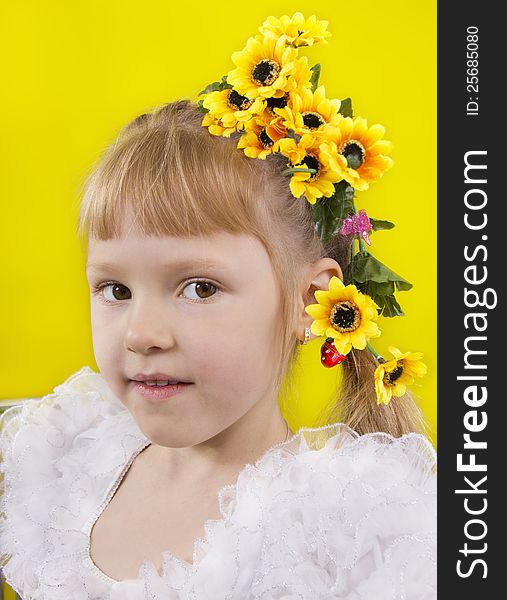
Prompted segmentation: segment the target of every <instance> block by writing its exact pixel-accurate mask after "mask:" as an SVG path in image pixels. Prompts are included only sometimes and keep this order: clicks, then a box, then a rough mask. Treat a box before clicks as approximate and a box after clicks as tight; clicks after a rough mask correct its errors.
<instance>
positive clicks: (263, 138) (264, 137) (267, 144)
mask: <svg viewBox="0 0 507 600" xmlns="http://www.w3.org/2000/svg"><path fill="white" fill-rule="evenodd" d="M259 140H260V142H261V144H262V145H263V146H264V148H271V147H272V146H273V144H274V143H275V142H274V141H273V140H272V139H271V138H270V137H269V135H268V134H267V133H266V128H264V129H262V130H261V132H260V133H259Z"/></svg>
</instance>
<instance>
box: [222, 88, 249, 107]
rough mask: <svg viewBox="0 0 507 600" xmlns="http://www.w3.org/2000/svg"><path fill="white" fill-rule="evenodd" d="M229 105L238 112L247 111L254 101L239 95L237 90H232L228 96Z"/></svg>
mask: <svg viewBox="0 0 507 600" xmlns="http://www.w3.org/2000/svg"><path fill="white" fill-rule="evenodd" d="M227 104H228V105H229V106H230V107H231V108H235V109H237V110H247V109H248V108H250V107H251V106H252V104H253V100H250V99H249V98H247V97H246V96H242V95H241V94H238V92H237V91H236V90H231V91H230V92H229V95H228V96H227Z"/></svg>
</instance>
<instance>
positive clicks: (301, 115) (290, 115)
mask: <svg viewBox="0 0 507 600" xmlns="http://www.w3.org/2000/svg"><path fill="white" fill-rule="evenodd" d="M340 105H341V102H340V100H337V99H333V100H328V99H327V98H326V90H325V88H324V86H323V85H321V86H319V87H318V88H317V89H316V90H315V91H314V92H312V90H311V89H309V88H306V87H302V88H299V89H298V90H296V91H295V92H294V93H293V94H291V97H290V102H288V103H287V106H286V107H284V108H276V109H274V112H275V113H276V114H278V115H280V116H281V117H282V119H283V121H284V125H285V127H287V129H292V130H293V131H294V132H296V133H297V134H298V135H303V134H304V133H312V134H314V135H315V134H316V133H320V132H322V131H323V129H324V127H325V126H326V125H333V126H337V125H338V122H339V121H340V120H341V119H343V116H342V115H340V113H339V112H338V111H339V110H340Z"/></svg>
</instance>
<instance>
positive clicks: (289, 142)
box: [278, 134, 343, 204]
mask: <svg viewBox="0 0 507 600" xmlns="http://www.w3.org/2000/svg"><path fill="white" fill-rule="evenodd" d="M278 149H279V151H280V152H281V153H282V154H283V155H284V156H286V157H287V158H289V160H290V162H291V165H292V167H294V168H307V169H315V171H316V172H315V173H309V172H295V173H293V175H292V177H291V180H290V183H289V187H290V190H291V192H292V195H293V196H294V197H296V198H299V197H301V196H302V195H303V194H304V195H305V197H306V199H307V200H308V202H310V204H315V202H316V201H317V198H321V197H322V196H325V197H326V198H329V197H330V196H332V195H333V194H334V192H335V188H334V184H335V183H336V182H338V181H340V180H341V179H343V175H342V172H341V170H340V169H339V166H338V163H337V162H336V158H335V155H333V148H332V147H331V146H330V145H329V144H327V143H326V142H323V141H322V139H321V138H320V137H319V138H317V137H314V136H312V135H309V134H304V135H303V136H301V139H300V140H299V141H298V142H296V141H295V140H294V139H293V138H284V139H281V140H280V141H279V142H278Z"/></svg>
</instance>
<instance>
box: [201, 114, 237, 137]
mask: <svg viewBox="0 0 507 600" xmlns="http://www.w3.org/2000/svg"><path fill="white" fill-rule="evenodd" d="M201 125H202V126H203V127H207V128H208V131H209V132H210V133H211V134H212V135H218V136H223V137H230V135H231V133H234V132H235V131H238V130H240V129H242V128H243V124H242V123H241V122H240V121H237V122H236V123H235V125H233V126H232V127H226V126H225V125H224V124H223V123H222V120H221V119H220V117H216V116H215V115H213V113H211V112H207V113H206V114H205V115H204V117H203V119H202V123H201Z"/></svg>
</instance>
